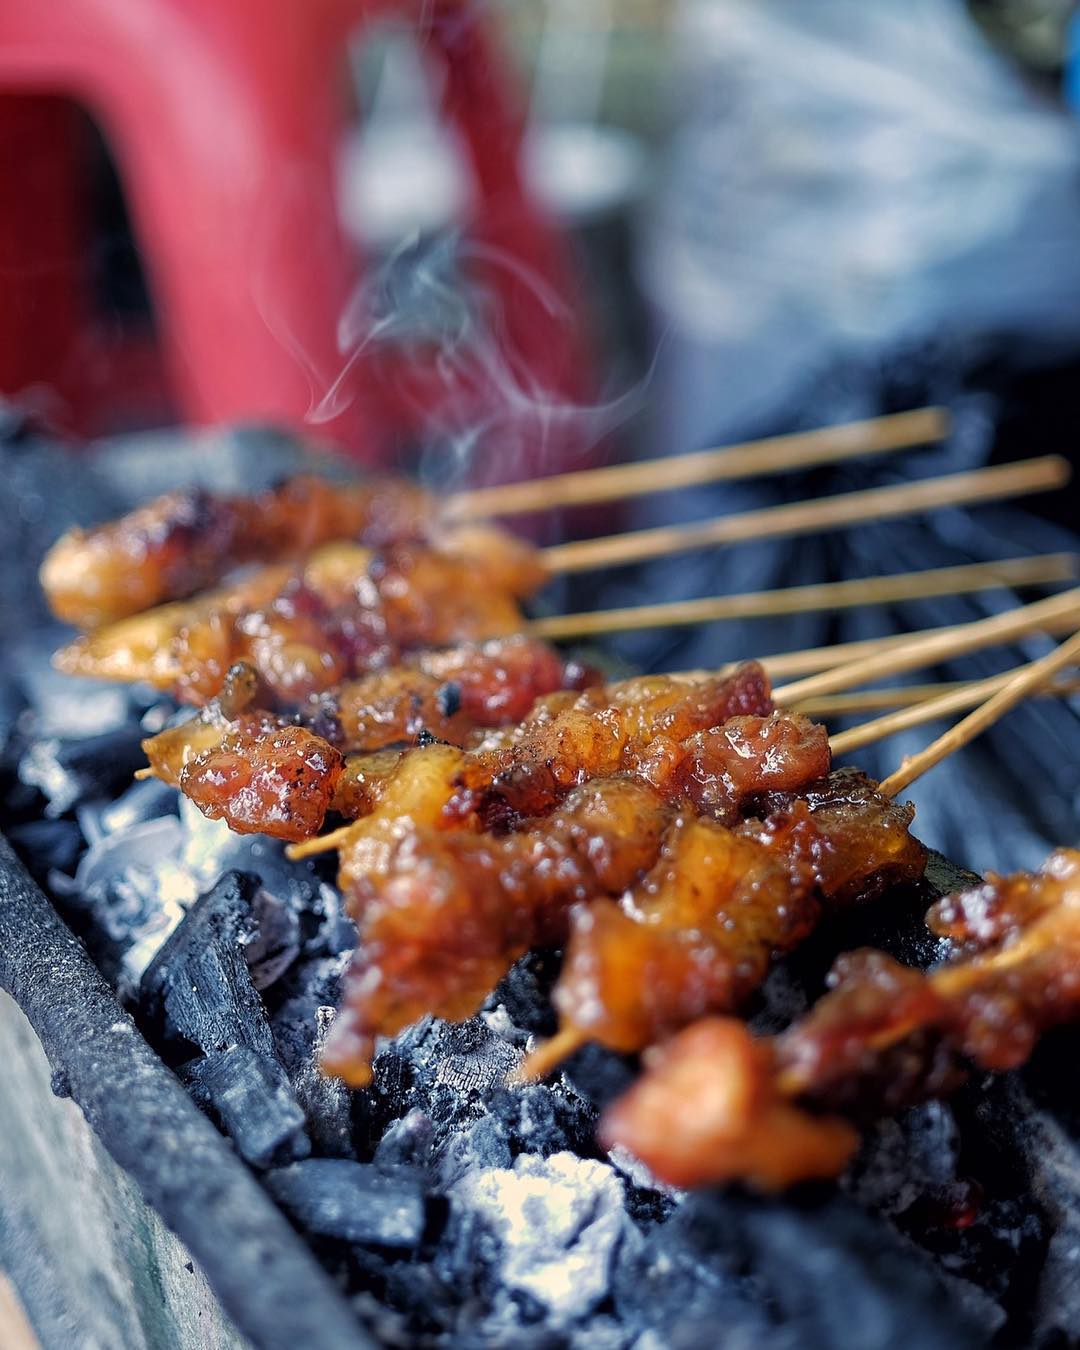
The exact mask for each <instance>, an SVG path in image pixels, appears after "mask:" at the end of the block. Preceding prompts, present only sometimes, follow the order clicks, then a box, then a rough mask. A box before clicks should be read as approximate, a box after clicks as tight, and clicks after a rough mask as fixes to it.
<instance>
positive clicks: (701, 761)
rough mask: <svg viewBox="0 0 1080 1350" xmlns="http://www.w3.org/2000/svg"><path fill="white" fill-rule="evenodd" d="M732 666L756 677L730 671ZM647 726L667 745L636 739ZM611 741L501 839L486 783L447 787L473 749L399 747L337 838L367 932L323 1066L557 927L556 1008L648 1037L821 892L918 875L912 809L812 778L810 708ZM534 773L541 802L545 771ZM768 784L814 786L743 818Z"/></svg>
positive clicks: (720, 997)
mask: <svg viewBox="0 0 1080 1350" xmlns="http://www.w3.org/2000/svg"><path fill="white" fill-rule="evenodd" d="M735 679H736V680H740V681H741V682H742V683H743V684H744V685H750V684H752V683H753V682H754V681H755V680H760V679H761V675H760V673H759V672H755V671H754V670H753V669H752V668H744V670H743V672H742V673H741V674H740V675H739V676H737V677H735ZM730 683H732V684H734V683H735V680H733V681H731V682H730ZM558 720H559V718H558V717H556V718H554V719H553V721H552V722H551V723H550V724H549V725H550V726H554V725H555V724H556V723H557V722H558ZM654 727H655V724H654ZM717 738H720V739H722V740H723V741H724V743H725V745H726V746H727V756H726V759H727V766H726V772H725V763H724V760H725V756H724V754H723V752H721V751H720V750H719V749H718V747H717V746H716V745H714V744H712V743H711V742H712V741H714V740H716V739H717ZM660 742H667V744H666V745H664V746H663V753H662V754H661V755H659V756H657V757H652V756H650V754H649V751H650V749H656V748H657V747H658V745H659V743H660ZM751 745H752V746H754V752H750V751H749V747H750V746H751ZM765 746H767V747H768V751H767V753H762V747H765ZM482 753H483V752H482ZM487 753H488V754H489V755H490V753H491V752H487ZM495 753H496V754H498V753H500V752H495ZM501 753H504V754H505V753H506V752H505V751H504V752H501ZM624 753H625V750H624ZM606 754H607V747H603V749H602V750H601V754H600V757H599V758H598V759H597V760H596V761H595V762H596V763H598V765H599V767H600V768H601V769H602V771H603V772H602V773H601V774H600V775H598V776H597V777H596V778H594V779H593V780H592V781H591V782H590V783H588V784H587V785H582V784H581V782H580V777H579V780H578V785H577V786H575V787H573V788H572V790H571V791H570V794H569V796H565V799H564V800H563V801H562V804H561V805H560V806H558V807H557V808H556V810H555V811H554V813H553V814H550V815H543V816H540V817H539V818H530V819H526V820H525V821H524V822H521V821H520V819H519V818H517V817H511V818H510V819H511V821H512V824H511V827H510V828H509V829H508V830H507V831H506V832H505V833H502V834H493V833H492V832H491V831H490V830H488V829H484V828H483V825H484V824H485V823H486V821H487V820H488V819H489V818H490V817H489V803H488V802H487V801H486V800H485V797H484V794H482V793H480V792H479V791H478V790H477V788H476V787H475V786H472V787H470V788H469V790H468V791H467V792H466V793H464V794H462V793H461V792H460V791H456V790H455V784H457V785H460V784H461V783H462V782H468V780H469V777H470V774H469V769H470V767H471V766H470V756H469V754H468V752H455V751H452V750H450V749H449V748H446V747H431V748H430V749H429V750H427V751H424V750H420V751H414V752H412V753H411V754H410V755H408V756H406V757H405V758H404V760H403V761H402V762H401V764H400V765H399V768H398V770H397V772H398V773H400V772H401V770H402V769H403V768H406V767H408V769H409V770H410V772H411V774H412V775H413V777H412V778H411V779H410V781H409V783H408V784H407V787H406V790H405V791H402V790H400V786H399V785H396V784H395V782H394V779H393V777H392V778H391V783H390V785H389V787H388V788H387V790H386V791H385V792H384V795H383V797H382V800H381V801H380V802H379V804H378V806H377V807H376V809H375V811H374V812H373V813H372V815H371V816H369V817H368V818H367V819H365V820H362V821H359V822H357V824H356V825H354V826H352V827H350V828H349V830H347V831H345V832H343V837H342V838H341V839H340V840H339V843H340V845H341V849H342V856H341V873H340V876H339V882H340V884H341V887H342V890H343V892H344V894H345V896H346V902H347V905H348V906H349V909H350V912H351V913H352V914H353V916H354V918H356V920H357V924H358V928H359V933H360V945H359V949H358V952H357V955H356V957H355V958H354V961H353V964H352V967H351V969H350V971H349V973H348V975H347V979H346V988H345V992H344V998H343V1008H342V1011H341V1013H340V1014H339V1017H338V1020H337V1022H336V1023H335V1028H334V1032H333V1035H332V1037H331V1039H330V1042H329V1043H328V1045H327V1050H326V1063H327V1066H328V1067H329V1068H330V1069H331V1070H332V1071H333V1072H335V1073H338V1074H340V1075H341V1076H343V1077H345V1078H346V1080H347V1081H349V1082H350V1083H352V1084H354V1085H358V1086H359V1085H362V1084H364V1083H366V1082H367V1081H368V1080H369V1078H370V1065H371V1058H372V1054H373V1051H374V1045H375V1038H376V1037H377V1036H379V1035H391V1034H394V1033H396V1032H397V1031H400V1030H401V1029H402V1028H403V1027H405V1026H407V1025H408V1024H409V1023H410V1022H412V1021H415V1020H416V1018H417V1017H419V1016H420V1015H422V1014H423V1013H436V1014H437V1015H440V1016H443V1017H450V1018H455V1017H462V1016H466V1015H471V1014H472V1013H474V1012H475V1011H476V1010H477V1008H478V1007H479V1006H480V1004H481V1003H482V1002H483V1000H484V998H486V997H487V995H488V994H489V993H490V992H491V989H492V987H493V986H494V984H495V983H496V982H497V980H498V979H499V978H501V977H502V975H504V974H505V973H506V971H507V970H508V969H509V966H510V964H511V963H512V962H513V961H514V960H515V959H517V957H518V956H520V955H521V954H522V953H523V952H525V951H526V950H528V949H529V947H531V946H534V945H537V944H540V943H545V942H546V943H549V944H550V943H561V942H563V941H565V939H566V937H567V933H568V930H570V929H571V928H572V931H571V936H570V947H569V950H568V956H567V965H566V973H565V975H564V979H563V981H562V982H561V984H560V989H559V993H558V995H557V1002H558V1004H559V1006H560V1010H561V1011H562V1012H563V1013H564V1016H566V1015H570V1016H572V1017H574V1018H575V1019H576V1024H577V1025H578V1026H579V1027H581V1028H582V1029H583V1031H585V1032H586V1033H587V1034H588V1035H590V1036H595V1038H596V1039H600V1040H603V1041H606V1042H607V1043H608V1044H612V1045H615V1046H616V1047H617V1048H620V1049H640V1048H641V1047H642V1046H644V1045H647V1044H649V1043H651V1042H652V1041H653V1040H655V1039H657V1038H658V1037H660V1036H662V1035H664V1034H667V1033H669V1032H670V1031H671V1030H672V1029H673V1028H675V1027H677V1026H680V1025H683V1024H684V1023H685V1022H686V1021H688V1020H691V1019H692V1018H694V1017H696V1016H699V1015H700V1014H701V1013H702V1012H704V1011H705V1010H715V1009H717V1008H724V1009H729V1008H733V1007H734V1006H736V1005H737V1004H738V1003H739V1002H740V1001H741V1000H742V999H744V998H745V997H746V995H747V994H748V993H749V992H750V991H751V990H752V989H753V988H754V987H755V986H756V985H757V983H758V982H759V981H760V979H761V978H762V976H763V975H764V973H765V971H766V969H767V967H768V963H769V961H770V959H771V958H772V956H774V955H775V954H776V953H777V952H780V951H784V950H788V949H790V947H791V946H793V945H794V944H795V943H796V942H797V941H798V940H799V939H800V938H801V937H802V936H804V935H805V933H806V932H808V931H809V930H810V929H811V928H812V927H813V926H814V924H815V922H816V921H817V918H818V916H819V914H820V911H821V905H822V903H823V901H838V900H840V899H845V900H846V899H850V898H853V897H854V895H856V894H858V893H860V892H865V891H872V890H873V889H874V888H875V886H879V885H881V884H882V882H883V878H884V877H889V878H891V879H910V878H915V877H917V876H919V875H921V872H922V868H923V865H924V861H925V853H924V850H923V849H922V847H921V846H920V845H918V844H917V843H916V842H915V841H914V840H913V839H912V838H911V836H910V835H909V834H908V831H907V826H908V823H909V821H910V818H911V811H910V808H908V809H904V808H900V807H896V806H894V805H893V804H891V803H889V802H886V801H884V800H883V799H875V798H874V795H873V791H872V788H870V787H869V786H867V785H865V784H863V785H860V787H858V788H857V787H855V786H854V785H852V784H851V783H850V782H848V783H846V784H844V785H843V786H841V785H839V784H838V783H836V782H835V781H829V780H826V781H825V782H824V783H822V782H821V775H822V774H827V773H828V770H829V755H828V746H827V742H826V740H825V736H824V731H823V729H821V728H815V727H813V725H812V724H810V723H808V722H807V721H806V719H804V718H800V717H798V716H793V715H786V716H785V715H781V714H772V715H768V716H739V715H735V716H733V717H729V718H726V719H724V721H723V724H722V725H721V726H720V727H718V728H713V729H712V730H711V731H710V732H708V733H706V735H705V736H702V734H701V733H693V734H691V735H690V736H688V737H686V738H684V739H683V740H682V741H675V740H673V739H669V738H668V737H667V736H665V734H664V733H663V732H659V731H658V732H656V733H655V735H654V738H653V741H652V743H651V746H650V745H649V744H648V743H646V744H642V743H641V742H638V745H637V749H636V751H635V754H634V756H633V758H632V759H630V760H629V761H628V760H627V759H621V760H620V761H619V762H617V763H616V764H614V765H613V764H612V763H611V761H610V760H609V759H607V758H606V757H605V756H606ZM657 763H662V764H664V765H665V767H667V768H668V770H669V771H668V772H667V774H666V775H663V776H662V775H658V774H656V773H655V768H656V764H657ZM673 763H676V764H679V763H681V765H682V767H683V770H684V772H683V774H682V775H681V776H680V775H679V774H678V773H675V772H672V771H670V766H671V765H672V764H673ZM531 764H532V765H543V767H545V768H547V767H548V761H546V760H543V759H540V760H533V761H531ZM421 765H423V766H425V769H424V771H421V770H420V766H421ZM579 765H580V761H579ZM528 767H530V765H529V762H526V761H523V760H522V759H520V758H518V759H517V761H516V762H515V764H514V769H515V770H517V771H518V772H519V773H520V772H522V771H523V770H526V769H527V768H528ZM578 772H579V775H582V776H584V772H585V771H584V770H583V769H582V768H580V767H579V770H578ZM612 775H614V776H612ZM440 778H441V781H440ZM658 780H659V781H658ZM541 781H542V794H541V798H540V800H542V801H543V803H544V805H545V806H549V804H550V802H549V797H548V795H547V794H548V792H549V791H550V786H551V783H550V779H549V778H547V777H546V776H545V777H544V778H542V780H541ZM688 783H692V784H693V785H694V787H695V789H696V791H697V801H696V802H695V800H694V799H693V798H692V797H691V796H690V795H688V793H687V790H686V785H687V784H688ZM504 786H505V787H507V788H509V789H510V790H511V792H512V793H513V790H514V789H515V788H520V787H521V782H520V780H518V779H517V778H516V777H515V775H514V773H511V774H510V776H509V777H508V778H507V779H506V780H505V783H504V784H501V783H500V780H499V778H498V777H494V778H492V777H488V778H487V787H488V790H489V791H490V792H492V793H494V794H496V796H497V795H498V794H499V793H500V792H501V791H502V790H503V788H504ZM770 790H772V791H774V792H788V793H794V792H797V791H798V790H802V791H803V792H804V793H805V794H806V796H804V797H803V798H802V799H800V800H799V801H796V802H793V803H792V804H790V805H789V807H788V809H787V810H786V812H774V813H773V814H771V815H770V816H769V817H768V818H767V819H766V820H765V821H758V820H753V821H749V820H743V819H742V818H741V815H740V812H741V810H743V809H744V808H745V807H746V806H747V805H748V804H749V803H750V802H751V801H753V800H755V799H758V800H767V794H768V793H769V792H770ZM814 793H816V794H817V798H818V805H819V808H820V816H821V822H820V824H819V823H818V822H817V821H816V820H815V818H814V812H813V810H812V809H811V806H810V801H811V799H812V796H813V794H814ZM564 795H565V794H564ZM524 800H526V801H529V800H532V801H535V800H536V797H535V796H534V795H533V794H531V793H529V792H526V794H525V798H524ZM504 804H505V803H504ZM725 819H726V820H727V822H729V823H724V820H725ZM503 820H504V823H505V818H503ZM833 836H835V839H834V837H833ZM875 843H876V848H874V847H868V846H872V845H874V844H875ZM826 886H829V887H831V890H829V891H826V889H825V887H826ZM620 897H621V899H620ZM617 900H619V901H620V903H619V905H616V904H615V902H616V901H617Z"/></svg>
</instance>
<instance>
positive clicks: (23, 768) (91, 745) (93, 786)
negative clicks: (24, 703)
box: [19, 725, 143, 816]
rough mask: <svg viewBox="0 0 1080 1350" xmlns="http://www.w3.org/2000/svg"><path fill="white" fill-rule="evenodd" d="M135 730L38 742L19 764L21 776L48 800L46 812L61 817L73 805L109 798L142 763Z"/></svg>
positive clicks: (122, 729)
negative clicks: (99, 798)
mask: <svg viewBox="0 0 1080 1350" xmlns="http://www.w3.org/2000/svg"><path fill="white" fill-rule="evenodd" d="M140 737H141V733H140V731H139V728H138V726H130V725H128V726H125V727H123V728H121V729H119V730H117V731H106V732H103V733H102V734H101V735H99V736H86V737H84V738H83V739H81V740H60V739H58V738H57V737H53V736H50V737H46V738H44V739H42V740H37V741H35V742H34V743H33V745H31V746H30V748H29V750H27V752H26V753H25V754H24V755H23V757H22V759H21V760H20V761H19V778H20V779H21V780H22V782H24V783H28V784H30V785H31V786H32V787H36V788H37V789H38V791H39V792H40V793H41V794H42V796H44V797H45V798H46V799H47V802H48V804H47V806H46V807H45V814H46V815H48V816H62V815H64V813H65V812H67V811H70V810H71V808H72V807H73V806H74V805H75V804H76V802H80V801H84V800H87V799H89V798H93V797H102V796H106V795H109V794H111V793H112V792H113V791H114V790H115V789H116V788H118V787H119V786H121V784H124V783H127V782H128V781H130V779H131V775H132V774H133V773H134V772H135V770H136V769H137V768H138V767H139V765H140V764H141V763H142V762H143V754H142V750H141V749H140V746H139V741H140Z"/></svg>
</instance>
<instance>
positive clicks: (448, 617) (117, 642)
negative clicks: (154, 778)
mask: <svg viewBox="0 0 1080 1350" xmlns="http://www.w3.org/2000/svg"><path fill="white" fill-rule="evenodd" d="M470 537H472V538H473V542H474V544H475V545H476V546H477V547H479V542H478V541H477V540H476V538H475V535H474V534H472V533H471V534H470ZM500 540H501V541H502V543H501V546H500V544H499V541H500ZM483 547H484V552H483V553H478V554H471V553H469V552H468V551H467V550H466V549H465V547H464V544H463V542H462V541H460V540H458V541H457V542H456V543H454V542H453V541H452V540H448V543H447V548H446V549H445V550H444V551H438V550H434V549H432V548H430V547H428V546H426V545H419V544H400V545H396V546H394V547H392V548H390V549H388V550H387V551H385V552H384V553H379V554H373V553H372V552H370V551H369V550H367V549H365V548H361V547H360V546H358V545H342V544H333V545H328V546H327V547H326V548H324V549H321V550H319V551H318V552H316V553H315V554H313V555H312V556H311V557H310V558H309V559H308V560H307V562H306V563H305V564H304V565H303V567H302V568H299V569H297V570H295V571H289V570H288V569H282V568H281V567H274V568H266V569H263V570H262V571H261V572H259V573H257V574H255V576H254V577H251V578H246V579H244V580H243V581H241V582H238V583H236V584H235V585H234V586H232V587H230V588H229V589H227V590H223V591H218V592H215V593H213V594H211V595H207V596H200V597H198V598H196V599H194V600H191V601H188V602H177V603H175V604H172V605H165V606H162V607H160V608H158V609H156V610H150V611H147V612H146V613H144V614H139V615H137V616H135V617H134V618H131V619H125V620H123V621H121V622H119V623H117V624H113V625H109V626H107V627H105V628H102V629H99V630H98V631H97V632H94V633H91V634H88V635H86V636H84V637H82V638H79V639H77V640H76V641H75V642H73V643H71V644H69V645H68V646H67V647H65V648H64V649H63V650H61V651H60V652H59V653H58V654H57V657H56V665H57V666H58V667H59V669H61V670H64V671H66V672H68V673H69V674H75V675H90V676H95V677H98V678H103V679H120V680H128V681H131V680H145V681H148V682H149V683H151V684H153V685H155V686H156V687H158V688H161V689H170V690H172V691H173V692H174V693H175V694H176V696H177V697H178V698H180V699H181V700H183V701H185V702H189V703H195V704H204V703H206V702H207V701H208V700H209V699H211V698H213V697H214V695H216V694H217V693H218V692H219V691H220V690H221V688H222V684H223V681H224V678H225V674H226V672H227V671H228V670H229V668H230V667H231V666H232V665H234V664H235V663H236V662H237V661H246V662H248V663H249V664H250V665H252V666H253V667H254V668H255V670H256V671H257V672H258V675H259V678H260V680H261V682H262V685H263V688H264V690H265V692H266V695H267V696H268V697H269V698H272V699H274V700H277V701H278V702H279V703H285V704H294V703H297V702H301V701H303V700H304V699H307V698H309V697H311V696H312V695H313V694H317V693H319V692H321V691H323V690H326V689H328V688H330V687H331V686H332V685H335V684H338V683H340V682H341V681H342V680H343V679H345V678H348V677H350V676H356V675H359V674H361V673H364V672H366V671H371V670H375V669H379V668H381V667H384V666H387V665H389V664H391V663H392V662H393V661H395V660H399V659H400V657H401V654H402V653H403V652H405V651H408V650H410V649H412V648H415V647H418V646H425V647H438V646H448V645H451V644H453V643H456V642H469V641H482V640H484V639H487V638H491V637H496V636H502V635H506V634H510V633H514V632H517V631H519V630H520V629H521V627H522V625H523V619H522V615H521V612H520V608H519V604H518V601H519V600H520V599H521V598H522V597H523V596H524V594H525V593H526V589H525V588H527V587H529V586H535V585H539V584H540V583H541V581H542V575H543V574H542V569H540V567H539V565H538V563H537V561H536V555H535V553H533V552H530V551H529V550H528V549H527V548H526V546H524V545H521V544H520V543H519V542H518V541H516V540H513V539H511V538H510V536H507V535H500V534H498V533H497V532H494V531H491V532H489V533H488V534H486V535H484V536H483ZM495 581H498V582H500V584H505V583H513V585H514V586H516V587H518V588H519V589H517V590H514V591H510V590H507V589H504V588H500V586H499V585H496V584H495Z"/></svg>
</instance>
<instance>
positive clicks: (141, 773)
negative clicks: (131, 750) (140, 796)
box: [135, 764, 157, 783]
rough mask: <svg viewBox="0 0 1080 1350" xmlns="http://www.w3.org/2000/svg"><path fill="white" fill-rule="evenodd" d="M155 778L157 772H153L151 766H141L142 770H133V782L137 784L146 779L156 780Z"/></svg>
mask: <svg viewBox="0 0 1080 1350" xmlns="http://www.w3.org/2000/svg"><path fill="white" fill-rule="evenodd" d="M156 777H157V771H156V770H155V768H154V766H153V765H152V764H146V765H144V766H143V768H141V769H136V770H135V781H136V782H137V783H142V782H144V781H145V780H146V779H147V778H156Z"/></svg>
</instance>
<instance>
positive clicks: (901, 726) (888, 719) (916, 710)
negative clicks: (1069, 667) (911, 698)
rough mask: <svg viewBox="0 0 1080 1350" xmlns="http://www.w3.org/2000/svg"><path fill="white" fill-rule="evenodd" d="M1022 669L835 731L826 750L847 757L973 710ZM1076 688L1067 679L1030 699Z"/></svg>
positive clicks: (1064, 694) (1078, 686) (1065, 693)
mask: <svg viewBox="0 0 1080 1350" xmlns="http://www.w3.org/2000/svg"><path fill="white" fill-rule="evenodd" d="M1026 670H1027V666H1018V667H1016V668H1015V669H1013V670H1006V671H1005V672H1004V673H1003V674H1001V675H991V676H989V678H987V679H985V680H975V681H973V682H972V683H970V684H961V685H958V686H956V687H954V688H952V689H943V690H942V691H941V692H940V693H939V694H937V695H935V696H934V697H932V698H924V699H921V700H919V701H917V702H915V703H913V704H912V705H911V706H910V707H907V708H901V709H900V710H899V711H898V712H893V713H888V714H887V715H886V716H885V717H875V718H874V719H873V721H870V722H863V723H861V724H860V725H859V726H857V727H851V728H850V729H849V730H848V731H840V732H837V734H836V735H835V736H830V737H829V748H830V750H831V751H832V753H833V754H834V755H844V754H848V753H849V752H850V751H852V750H861V749H862V747H863V746H865V745H873V744H874V743H875V741H883V740H884V739H885V738H886V737H887V736H893V735H895V734H896V732H898V731H906V730H907V729H908V728H909V727H918V726H922V725H923V724H924V723H925V722H933V721H934V720H935V719H936V718H938V717H947V716H948V715H949V713H955V712H964V711H965V710H966V709H967V708H974V707H975V706H976V705H977V704H979V703H982V702H984V701H985V700H986V699H988V698H989V697H990V695H991V694H996V693H997V692H998V690H999V689H1004V688H1005V687H1006V686H1007V685H1008V684H1009V683H1010V681H1012V680H1014V679H1015V678H1016V676H1017V675H1019V674H1021V673H1023V672H1024V671H1026ZM924 687H925V686H924ZM1078 689H1080V682H1077V681H1076V680H1070V681H1067V682H1066V683H1064V684H1060V685H1046V686H1044V687H1041V688H1039V689H1033V690H1032V691H1031V692H1032V697H1034V696H1035V695H1037V694H1058V695H1060V696H1062V697H1068V695H1070V694H1075V693H1076V692H1077V690H1078ZM875 692H878V691H875ZM881 692H889V691H881Z"/></svg>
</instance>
